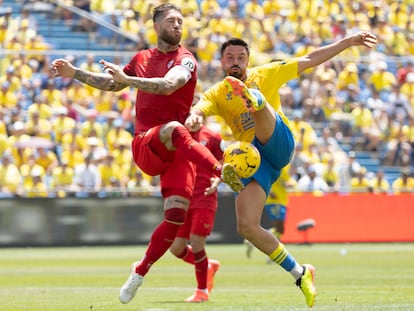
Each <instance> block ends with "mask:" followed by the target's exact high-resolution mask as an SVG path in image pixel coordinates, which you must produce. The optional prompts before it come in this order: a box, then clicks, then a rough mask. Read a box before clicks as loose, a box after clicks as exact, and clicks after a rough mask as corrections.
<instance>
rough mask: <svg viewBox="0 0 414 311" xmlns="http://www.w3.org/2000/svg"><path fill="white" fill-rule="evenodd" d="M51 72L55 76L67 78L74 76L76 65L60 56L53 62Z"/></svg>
mask: <svg viewBox="0 0 414 311" xmlns="http://www.w3.org/2000/svg"><path fill="white" fill-rule="evenodd" d="M50 72H51V73H52V74H53V76H54V77H58V76H60V77H65V78H73V77H74V76H75V72H76V67H75V66H73V65H72V64H71V63H70V62H69V61H68V60H66V59H62V58H59V59H55V60H54V61H53V62H52V64H51V66H50Z"/></svg>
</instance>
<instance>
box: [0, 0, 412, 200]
mask: <svg viewBox="0 0 414 311" xmlns="http://www.w3.org/2000/svg"><path fill="white" fill-rule="evenodd" d="M2 2H3V0H0V48H1V49H2V50H3V51H6V52H5V53H4V54H2V55H1V59H0V154H1V159H0V161H1V162H0V196H3V197H4V196H16V195H17V196H26V197H32V196H43V197H50V196H58V197H63V196H67V195H74V196H89V195H98V196H102V197H105V196H126V195H147V194H153V193H158V191H159V190H158V179H157V178H151V177H149V176H146V175H145V174H143V173H142V172H140V171H139V170H138V169H137V167H136V166H135V165H134V164H133V163H132V162H131V159H132V156H131V150H130V142H131V139H132V135H133V118H134V109H133V106H134V99H135V98H134V95H133V90H124V91H122V92H118V93H112V92H104V91H99V90H96V89H93V88H90V87H87V86H85V85H83V84H81V83H78V82H76V81H74V80H70V79H69V80H68V79H62V78H58V77H54V76H52V75H51V74H50V73H49V70H48V68H49V62H50V60H51V55H53V54H51V52H53V45H52V44H53V42H48V39H49V38H45V37H43V36H42V35H40V34H39V33H38V32H37V24H38V20H37V19H36V18H35V16H34V14H33V8H35V7H36V5H39V3H40V4H42V3H43V4H44V3H48V4H50V5H51V6H53V12H52V15H50V16H51V18H53V19H55V20H60V21H61V22H62V23H64V24H67V25H71V26H72V27H73V28H72V29H73V31H82V32H91V33H94V34H95V36H94V37H96V40H98V41H99V42H100V43H104V44H109V45H113V44H117V42H118V41H116V36H115V34H114V32H112V31H110V30H108V28H105V27H103V26H102V25H101V24H99V23H96V22H93V21H91V20H90V19H87V18H85V17H82V16H78V15H76V14H74V13H73V12H71V11H70V10H67V9H63V8H61V7H59V6H54V4H53V1H44V2H42V1H34V0H26V1H20V3H21V4H22V6H21V10H20V11H19V12H15V11H12V10H11V9H10V8H8V7H7V5H3V4H2ZM17 2H19V1H17ZM64 2H65V3H66V4H67V5H74V6H76V7H77V8H79V9H81V10H84V11H85V12H88V13H90V14H92V15H93V16H94V17H95V18H99V19H102V20H103V21H106V22H108V23H111V24H112V25H114V26H117V27H119V28H120V29H121V30H122V31H123V32H125V33H128V34H129V35H130V36H134V37H135V38H136V40H134V41H130V40H126V41H125V42H124V43H126V45H125V47H126V48H129V49H130V50H131V51H135V50H136V49H142V48H146V47H152V46H154V45H155V38H156V36H155V33H154V31H153V29H152V20H151V18H150V16H151V9H152V7H154V6H156V5H158V4H159V3H160V2H163V1H144V0H142V1H134V0H113V1H109V0H105V1H103V0H90V1H88V0H73V1H64ZM170 2H174V3H177V4H179V5H180V6H181V7H182V10H183V13H184V15H185V18H186V20H185V23H186V25H187V26H186V27H184V29H185V33H184V35H183V44H185V45H186V46H187V47H188V48H189V49H190V50H191V51H192V52H193V53H194V54H195V55H196V57H197V60H198V61H199V85H198V94H197V96H198V95H199V94H200V93H201V92H202V91H203V90H205V89H206V88H208V87H209V86H211V85H212V84H213V83H215V82H217V81H218V80H220V79H222V77H223V75H222V71H221V67H220V55H219V48H220V45H221V43H222V42H223V41H224V40H225V39H227V38H229V37H234V36H236V37H242V38H243V39H245V40H246V41H247V42H249V44H250V46H251V64H252V65H257V64H262V63H265V62H269V61H274V60H280V59H286V58H290V57H295V56H302V55H305V54H307V53H309V52H310V51H312V49H314V48H315V47H318V46H321V45H326V44H329V43H331V42H333V41H335V40H338V39H340V38H342V37H344V36H346V35H348V34H350V33H354V32H356V31H358V30H367V31H370V32H372V33H374V34H375V35H377V37H378V39H379V44H378V46H377V47H376V48H375V49H374V50H368V49H350V50H349V51H346V52H344V53H342V54H341V55H339V56H338V57H336V58H335V59H334V60H332V61H330V62H327V63H325V64H324V65H321V66H319V67H318V68H316V69H315V70H311V71H309V72H307V73H305V74H304V75H302V77H301V78H300V79H297V80H295V81H292V82H290V83H289V84H288V85H286V86H285V87H283V88H282V89H281V97H282V103H283V105H284V110H285V112H286V114H287V115H288V116H289V117H290V119H291V120H292V127H293V130H294V134H295V138H296V142H297V145H296V153H295V156H294V159H293V161H292V164H291V165H290V167H289V169H290V173H291V176H292V179H293V181H294V182H295V185H296V188H294V189H295V191H321V192H332V191H335V192H338V191H341V192H361V191H363V192H365V191H372V192H381V193H391V192H393V193H399V192H413V191H414V181H413V177H414V176H413V174H412V170H411V169H412V168H413V167H414V56H413V55H414V1H412V0H398V1H390V0H388V1H386V0H382V1H381V0H380V1H345V3H343V1H333V0H320V1H312V0H308V1H295V0H281V1H258V0H256V1H254V0H252V1H247V0H239V1H235V0H233V1H231V0H221V1H212V0H197V1H196V0H193V1H191V0H180V1H170ZM98 56H99V55H98V52H96V53H95V52H94V53H91V52H90V53H87V54H82V55H76V54H74V55H67V57H68V58H70V60H71V61H72V62H73V63H75V64H76V65H77V66H80V67H83V68H86V69H88V70H92V71H100V70H101V66H100V65H99V64H98V63H97V61H98V60H99V58H98ZM110 60H112V61H114V62H118V63H120V64H122V62H123V59H122V58H120V57H119V58H118V57H116V55H114V56H113V57H111V59H110ZM208 125H209V126H211V127H212V128H214V129H216V130H217V131H220V132H221V134H222V135H223V137H224V139H227V140H231V139H232V138H231V133H229V131H228V129H227V127H226V126H225V125H224V124H223V123H222V121H221V120H219V119H210V120H209V124H208ZM344 143H345V144H347V145H348V146H350V150H351V151H350V152H348V150H347V151H346V152H345V151H344V149H343V148H342V146H343V144H344ZM357 150H363V151H369V152H371V153H372V154H373V156H374V157H377V158H378V159H379V160H380V163H381V165H383V166H398V167H400V168H401V176H399V177H398V178H396V179H395V180H387V178H385V177H384V172H383V171H382V169H381V167H379V168H378V170H376V171H375V172H370V171H368V170H367V168H366V167H364V166H363V165H360V164H359V163H358V159H357V158H356V157H355V151H357ZM223 190H226V189H225V187H224V188H223Z"/></svg>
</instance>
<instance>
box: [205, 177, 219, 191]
mask: <svg viewBox="0 0 414 311" xmlns="http://www.w3.org/2000/svg"><path fill="white" fill-rule="evenodd" d="M210 182H211V184H210V187H208V188H206V189H205V191H204V195H210V194H213V193H214V192H216V191H217V188H218V186H219V185H220V182H221V180H220V178H218V177H212V178H210Z"/></svg>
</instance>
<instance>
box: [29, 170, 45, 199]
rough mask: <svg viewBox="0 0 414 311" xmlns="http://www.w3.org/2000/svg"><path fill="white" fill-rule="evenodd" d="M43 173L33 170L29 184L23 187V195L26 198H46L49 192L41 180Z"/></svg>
mask: <svg viewBox="0 0 414 311" xmlns="http://www.w3.org/2000/svg"><path fill="white" fill-rule="evenodd" d="M43 177H44V176H43V172H42V171H41V170H39V169H33V170H32V172H31V174H30V178H31V181H30V182H29V183H25V184H24V185H23V195H24V196H25V197H27V198H47V197H48V196H49V190H48V188H47V185H46V183H45V181H44V179H43Z"/></svg>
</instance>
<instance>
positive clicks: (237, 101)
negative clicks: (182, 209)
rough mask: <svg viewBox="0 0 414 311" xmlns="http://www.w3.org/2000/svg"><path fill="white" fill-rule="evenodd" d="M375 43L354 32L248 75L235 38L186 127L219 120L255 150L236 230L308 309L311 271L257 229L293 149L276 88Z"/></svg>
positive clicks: (243, 47)
mask: <svg viewBox="0 0 414 311" xmlns="http://www.w3.org/2000/svg"><path fill="white" fill-rule="evenodd" d="M376 42H377V39H376V37H375V36H374V35H372V34H370V33H367V32H359V33H357V34H354V35H351V36H349V37H346V38H344V39H342V40H339V41H337V42H334V43H332V44H329V45H326V46H323V47H320V48H317V49H315V50H314V51H312V52H310V53H309V54H307V55H305V56H301V57H299V58H294V59H291V60H289V61H280V62H272V63H268V64H265V65H261V66H257V67H253V68H249V69H248V65H249V47H248V44H247V43H246V42H245V41H243V40H242V39H239V38H233V39H230V40H228V41H226V42H224V43H223V44H222V46H221V51H220V53H221V64H222V67H223V70H224V72H225V73H226V75H227V76H226V77H225V79H224V80H223V81H221V82H218V83H217V84H215V85H214V86H212V87H211V88H210V89H209V90H207V91H206V93H204V94H203V96H202V98H201V99H200V101H199V102H198V103H197V104H196V105H195V106H194V107H193V108H192V110H191V113H190V115H189V116H188V118H187V120H186V122H185V125H186V126H187V128H189V129H192V130H194V129H196V128H198V127H199V126H201V124H202V123H203V119H204V118H205V117H208V116H210V115H219V116H221V117H222V118H223V119H224V120H225V122H226V123H227V124H228V125H229V127H230V128H231V130H232V132H233V136H234V138H235V139H236V140H240V141H247V142H251V143H252V144H253V145H255V146H256V148H257V149H258V150H259V152H260V155H261V160H262V161H261V164H260V167H259V169H258V171H257V172H256V173H255V174H254V175H253V176H252V177H250V178H247V179H242V182H243V184H244V188H243V189H242V190H241V191H240V192H239V193H238V194H237V197H236V201H235V208H236V220H237V230H238V233H239V234H240V235H241V236H242V237H243V238H245V239H247V240H248V241H249V242H251V243H252V244H253V245H254V246H255V247H256V248H257V249H259V250H260V251H262V252H263V253H264V254H266V255H267V256H269V258H270V259H271V260H272V261H274V262H275V263H277V264H279V265H280V266H281V267H282V268H283V269H285V270H286V271H288V272H289V273H290V274H291V275H292V276H293V277H294V278H295V280H296V285H297V286H298V287H299V288H300V289H301V290H302V293H303V294H304V296H305V300H306V304H307V305H308V306H309V307H312V306H313V304H314V301H315V297H316V288H315V286H314V272H315V268H314V267H313V266H312V265H309V264H305V265H301V264H299V263H298V262H297V261H296V259H295V258H294V257H293V256H292V255H291V254H290V253H289V252H288V251H287V249H286V248H285V246H284V245H283V243H281V242H280V241H279V240H278V239H277V238H276V237H275V236H274V235H273V234H271V233H270V232H269V231H268V230H266V229H265V228H263V227H262V226H261V223H260V220H261V216H262V213H263V208H264V205H265V203H266V198H267V196H268V194H269V191H270V187H271V185H272V184H273V183H274V182H275V181H276V180H277V178H278V177H279V175H280V172H281V170H282V168H283V167H285V166H286V165H287V164H289V162H290V160H291V158H292V155H293V151H294V147H295V143H294V138H293V134H292V131H291V130H290V127H289V120H288V118H287V117H286V116H285V115H284V113H283V111H282V108H281V103H280V96H279V88H280V87H281V86H282V85H284V84H285V83H286V82H288V81H289V80H292V79H295V78H297V77H298V76H299V75H300V74H301V73H302V72H303V71H305V70H306V69H309V68H312V67H314V66H317V65H319V64H321V63H323V62H325V61H327V60H329V59H331V58H332V57H334V56H335V55H337V54H339V53H340V52H342V51H344V50H345V49H347V48H349V47H351V46H358V45H362V46H366V47H373V46H375V44H376Z"/></svg>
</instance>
